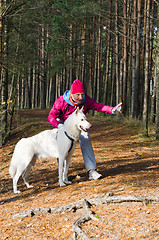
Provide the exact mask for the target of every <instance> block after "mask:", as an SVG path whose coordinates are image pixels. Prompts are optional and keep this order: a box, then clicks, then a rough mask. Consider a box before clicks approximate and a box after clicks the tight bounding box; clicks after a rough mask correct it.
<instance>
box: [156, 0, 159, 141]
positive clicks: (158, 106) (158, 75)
mask: <svg viewBox="0 0 159 240" xmlns="http://www.w3.org/2000/svg"><path fill="white" fill-rule="evenodd" d="M156 40H157V44H156V139H157V140H159V3H158V7H157V39H156Z"/></svg>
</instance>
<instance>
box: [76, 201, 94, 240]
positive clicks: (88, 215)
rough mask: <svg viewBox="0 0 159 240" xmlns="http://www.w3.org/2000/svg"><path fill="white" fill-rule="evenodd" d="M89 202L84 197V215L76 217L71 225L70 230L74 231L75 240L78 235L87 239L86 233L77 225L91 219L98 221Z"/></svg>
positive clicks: (84, 239)
mask: <svg viewBox="0 0 159 240" xmlns="http://www.w3.org/2000/svg"><path fill="white" fill-rule="evenodd" d="M90 207H91V204H90V203H89V202H88V201H87V200H86V199H84V210H85V213H86V214H85V215H84V216H82V217H80V218H79V219H77V220H76V221H75V222H74V223H73V226H72V230H73V232H74V239H75V240H76V239H77V238H78V237H80V239H83V240H89V239H90V238H88V237H87V236H86V234H85V233H84V232H83V231H82V229H81V227H80V226H79V225H80V224H81V223H85V222H87V221H89V220H91V219H94V220H96V221H98V218H96V217H95V214H94V213H93V212H92V211H91V210H90Z"/></svg>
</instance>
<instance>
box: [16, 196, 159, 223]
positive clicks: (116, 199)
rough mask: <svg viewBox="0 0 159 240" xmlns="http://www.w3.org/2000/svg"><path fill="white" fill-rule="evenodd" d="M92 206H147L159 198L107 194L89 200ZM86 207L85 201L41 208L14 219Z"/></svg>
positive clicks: (158, 200) (19, 214) (18, 215)
mask: <svg viewBox="0 0 159 240" xmlns="http://www.w3.org/2000/svg"><path fill="white" fill-rule="evenodd" d="M87 201H88V202H89V203H90V204H91V205H95V206H100V205H102V204H112V203H114V204H115V203H116V204H119V203H123V202H141V203H143V204H145V205H147V204H148V203H149V202H157V203H158V202H159V196H146V195H142V196H139V195H126V196H113V193H107V194H106V195H105V196H104V197H103V198H93V199H87ZM84 206H85V199H81V200H78V201H76V202H73V203H69V204H66V205H64V206H60V207H57V208H52V207H48V208H46V207H39V208H34V209H31V210H28V211H23V212H20V213H17V214H15V215H13V218H18V217H32V216H34V215H41V214H45V213H62V212H70V211H73V212H76V210H78V209H81V208H83V207H84Z"/></svg>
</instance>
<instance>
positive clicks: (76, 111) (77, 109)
mask: <svg viewBox="0 0 159 240" xmlns="http://www.w3.org/2000/svg"><path fill="white" fill-rule="evenodd" d="M78 111H79V107H77V108H76V110H75V114H76V115H77V113H78Z"/></svg>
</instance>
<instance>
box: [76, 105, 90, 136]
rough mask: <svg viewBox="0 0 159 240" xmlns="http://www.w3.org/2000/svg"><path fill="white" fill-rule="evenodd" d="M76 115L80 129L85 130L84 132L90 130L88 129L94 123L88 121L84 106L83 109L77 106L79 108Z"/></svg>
mask: <svg viewBox="0 0 159 240" xmlns="http://www.w3.org/2000/svg"><path fill="white" fill-rule="evenodd" d="M75 117H76V120H77V127H78V129H79V130H80V131H81V130H83V131H84V132H88V129H89V128H90V127H91V126H92V125H91V124H90V123H89V122H88V121H87V118H86V115H85V114H84V113H83V107H82V108H81V109H79V107H77V109H76V110H75Z"/></svg>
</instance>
